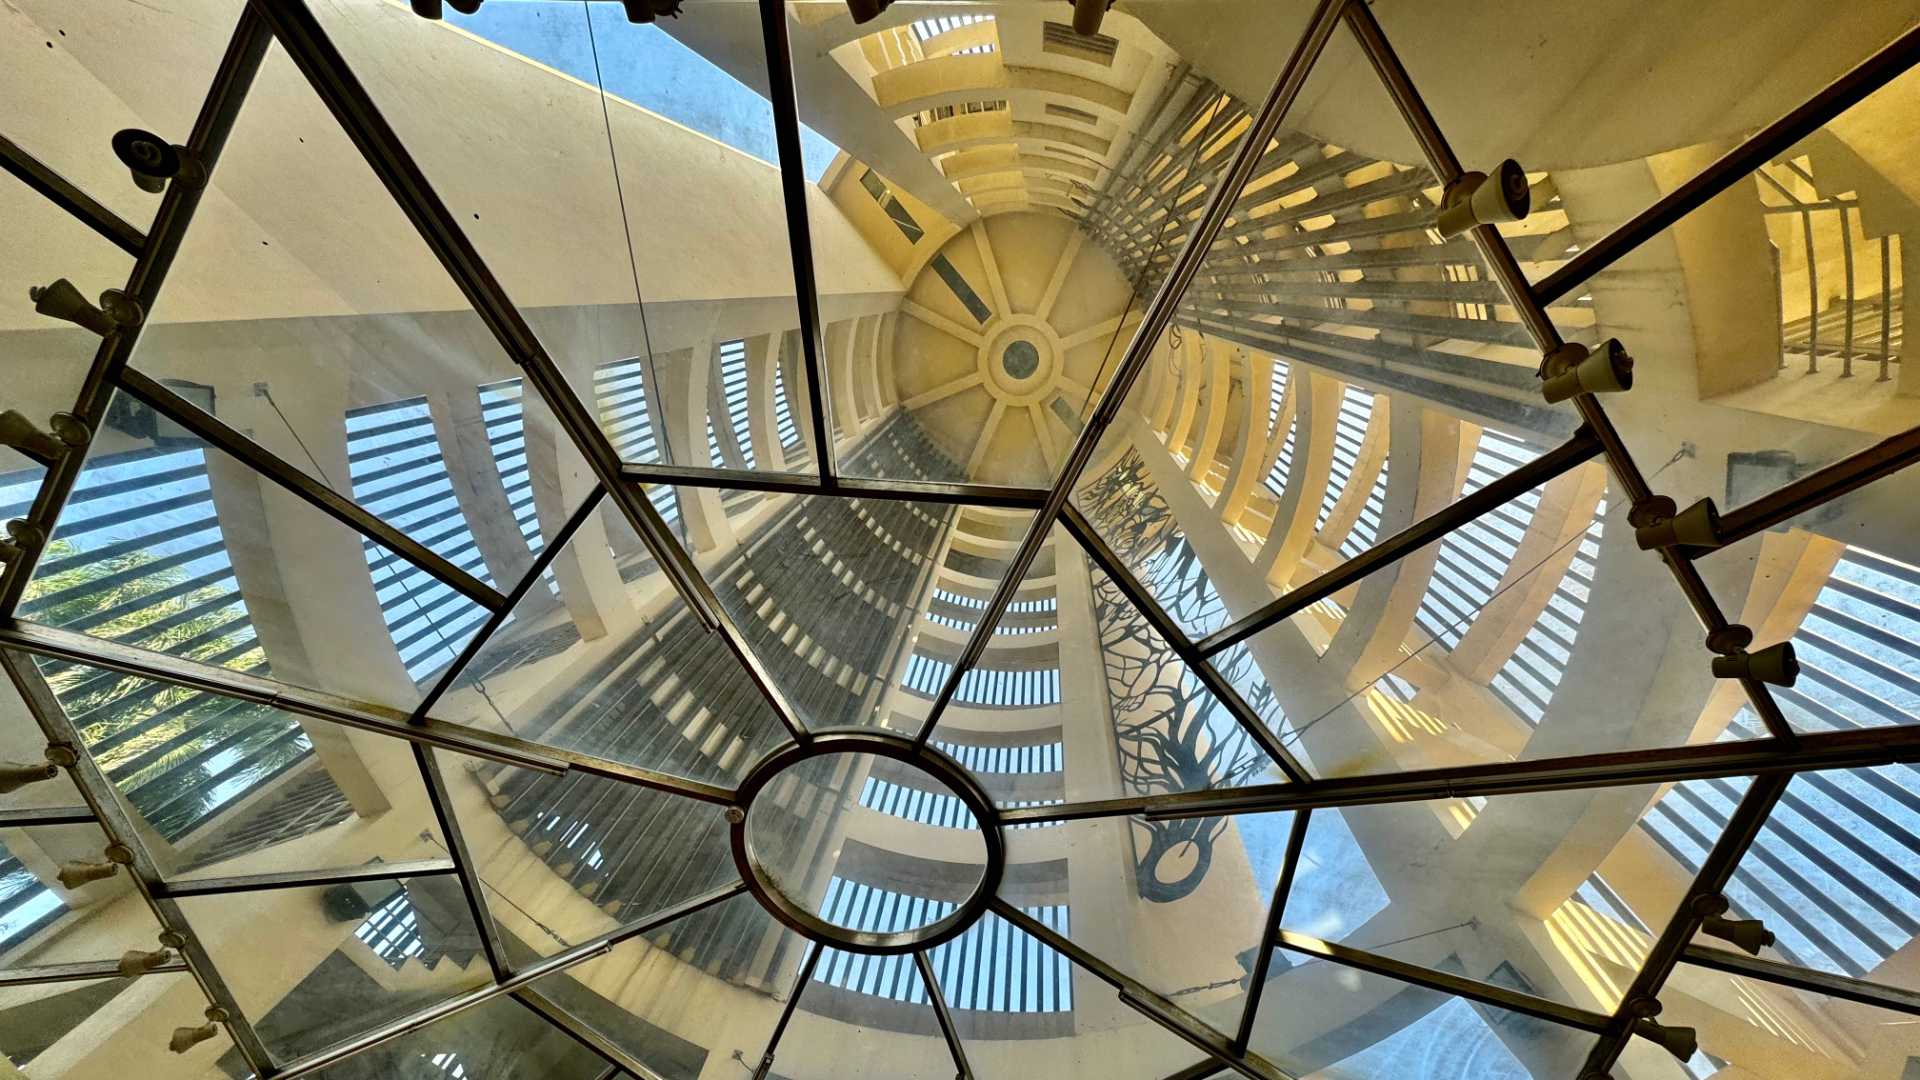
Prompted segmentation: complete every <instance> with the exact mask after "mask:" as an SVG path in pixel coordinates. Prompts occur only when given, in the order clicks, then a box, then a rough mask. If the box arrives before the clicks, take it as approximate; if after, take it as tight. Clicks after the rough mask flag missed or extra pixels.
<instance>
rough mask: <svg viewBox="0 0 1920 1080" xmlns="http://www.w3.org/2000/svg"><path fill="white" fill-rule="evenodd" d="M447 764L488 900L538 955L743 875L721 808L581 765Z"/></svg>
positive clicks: (457, 813) (508, 930)
mask: <svg viewBox="0 0 1920 1080" xmlns="http://www.w3.org/2000/svg"><path fill="white" fill-rule="evenodd" d="M442 762H443V770H444V773H445V776H446V779H447V790H448V794H449V795H450V796H451V806H452V811H453V815H454V817H455V819H456V820H457V821H458V823H459V825H460V829H461V831H462V833H464V834H465V836H466V839H467V847H468V850H470V851H472V852H473V855H474V859H475V863H476V872H477V873H478V874H479V876H480V881H481V883H482V885H483V886H484V888H485V889H486V894H487V904H488V908H489V910H491V911H492V912H493V913H494V917H495V919H496V920H498V921H499V923H500V926H501V930H502V932H503V933H504V934H507V935H509V936H511V937H512V938H513V939H516V940H518V941H519V942H521V943H522V944H524V945H525V946H526V947H527V948H528V949H531V950H532V951H533V952H534V953H537V954H539V955H541V956H549V955H552V954H553V953H556V952H559V951H561V950H562V949H565V948H567V947H568V946H570V945H577V944H579V943H580V942H582V941H585V940H587V939H588V938H591V937H593V936H595V935H597V934H603V933H606V932H608V931H610V930H612V929H614V928H615V927H616V926H618V925H619V924H621V923H623V922H631V921H633V920H635V919H641V918H645V917H647V916H649V915H651V914H653V913H654V912H656V911H660V910H663V909H665V908H669V907H672V906H673V905H675V904H679V903H682V902H684V901H686V900H689V899H691V898H693V897H694V896H697V895H699V894H701V893H704V892H706V891H708V890H710V889H714V888H718V887H719V886H721V885H725V884H726V883H727V882H729V881H732V880H735V879H736V878H737V877H738V876H739V874H738V872H737V871H736V870H735V869H734V866H733V855H732V851H731V849H730V848H729V847H728V841H727V822H726V818H725V816H724V814H723V813H722V811H721V809H720V808H719V807H716V806H712V805H709V804H707V803H702V802H695V801H693V800H691V799H687V798H684V797H682V796H678V795H670V794H665V793H662V792H658V791H649V790H647V789H645V788H639V787H635V786H633V785H631V784H623V783H620V782H618V781H614V780H607V779H602V778H599V777H593V776H586V775H583V774H580V773H569V774H568V775H566V776H560V777H554V776H545V775H542V774H540V773H533V772H527V771H525V770H521V769H515V768H511V767H507V766H500V767H495V766H493V765H491V764H475V765H471V766H469V765H468V764H467V763H464V762H460V761H458V760H457V759H455V758H452V757H446V758H442Z"/></svg>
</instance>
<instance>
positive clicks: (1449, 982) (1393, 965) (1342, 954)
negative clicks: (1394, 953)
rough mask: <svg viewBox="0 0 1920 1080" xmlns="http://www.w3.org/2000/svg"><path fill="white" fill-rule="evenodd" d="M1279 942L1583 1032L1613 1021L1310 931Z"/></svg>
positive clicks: (1290, 934)
mask: <svg viewBox="0 0 1920 1080" xmlns="http://www.w3.org/2000/svg"><path fill="white" fill-rule="evenodd" d="M1279 944H1280V946H1281V947H1282V948H1285V949H1290V950H1292V951H1293V952H1297V953H1301V954H1304V955H1307V956H1317V957H1319V958H1320V959H1322V960H1327V961H1330V962H1332V963H1335V964H1339V965H1341V966H1342V967H1350V968H1353V969H1354V970H1356V971H1366V972H1371V973H1372V974H1375V975H1384V976H1386V977H1388V978H1390V979H1395V980H1398V981H1400V982H1404V983H1411V984H1413V985H1415V986H1424V987H1426V988H1428V989H1429V990H1439V991H1441V992H1442V993H1447V994H1452V995H1453V996H1455V997H1462V998H1466V999H1467V1000H1469V1001H1478V1002H1480V1003H1481V1004H1483V1005H1492V1006H1495V1007H1496V1008H1501V1009H1505V1010H1507V1011H1508V1012H1516V1013H1524V1014H1525V1015H1527V1016H1532V1017H1536V1018H1538V1019H1541V1020H1547V1021H1551V1022H1553V1023H1556V1024H1564V1025H1566V1026H1567V1027H1572V1028H1579V1029H1580V1030H1582V1031H1594V1032H1601V1031H1606V1030H1607V1029H1608V1026H1609V1025H1610V1024H1611V1023H1612V1017H1609V1016H1608V1015H1607V1014H1605V1013H1597V1012H1594V1011H1592V1010H1591V1009H1581V1008H1577V1007H1575V1006H1572V1005H1563V1004H1561V1003H1560V1002H1557V1001H1549V1000H1547V999H1546V998H1541V997H1535V996H1533V995H1532V994H1523V993H1521V992H1520V991H1518V990H1509V989H1507V988H1506V987H1504V986H1496V985H1494V984H1493V983H1488V982H1481V981H1480V980H1478V979H1469V978H1466V977H1464V976H1461V975H1449V974H1447V973H1446V972H1444V971H1435V970H1433V969H1432V968H1426V967H1421V966H1420V965H1418V964H1409V963H1407V962H1406V961H1404V960H1395V959H1393V958H1391V957H1386V956H1381V955H1379V954H1377V953H1370V952H1367V951H1366V950H1364V949H1355V948H1350V947H1348V946H1346V945H1341V944H1339V943H1337V942H1332V941H1324V940H1322V939H1320V938H1317V937H1313V936H1311V935H1308V934H1296V933H1294V932H1293V931H1291V930H1282V931H1280V936H1279Z"/></svg>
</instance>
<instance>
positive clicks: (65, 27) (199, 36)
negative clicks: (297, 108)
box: [0, 0, 239, 299]
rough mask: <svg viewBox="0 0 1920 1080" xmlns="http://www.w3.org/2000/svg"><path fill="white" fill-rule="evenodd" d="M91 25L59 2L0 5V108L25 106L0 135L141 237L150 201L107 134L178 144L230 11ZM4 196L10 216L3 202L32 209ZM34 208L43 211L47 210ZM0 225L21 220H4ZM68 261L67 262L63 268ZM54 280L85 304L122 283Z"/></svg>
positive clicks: (145, 11)
mask: <svg viewBox="0 0 1920 1080" xmlns="http://www.w3.org/2000/svg"><path fill="white" fill-rule="evenodd" d="M216 12H217V17H215V13H216ZM92 14H93V13H90V12H89V13H83V12H81V11H79V10H77V9H75V8H73V7H72V6H71V5H68V4H64V3H61V2H60V0H26V2H24V3H18V4H11V5H9V6H8V8H7V11H6V13H5V15H4V20H5V21H4V22H0V27H4V29H3V30H0V97H4V98H5V99H6V100H8V101H13V102H21V103H25V102H31V103H32V107H31V108H15V109H12V110H10V111H9V115H8V117H7V128H6V131H5V133H4V134H5V136H6V138H8V139H9V140H11V141H12V142H13V143H15V144H16V145H18V146H19V147H20V149H22V150H24V151H26V152H27V153H29V154H31V155H33V156H34V157H35V158H38V159H39V160H40V162H41V163H42V164H44V165H46V166H47V167H48V168H50V169H52V170H53V171H54V172H56V173H58V174H60V175H61V176H63V177H65V178H66V179H67V180H68V181H70V182H71V183H72V184H74V186H76V187H78V188H80V189H81V190H82V191H84V192H86V193H87V194H88V195H90V196H92V197H93V198H94V199H95V200H97V201H99V202H100V203H101V204H102V205H104V206H105V207H106V208H107V209H109V210H111V211H113V212H114V213H115V214H117V215H119V216H120V217H121V218H122V219H124V220H125V221H126V222H127V223H128V224H130V225H132V226H133V227H134V228H136V229H139V230H141V231H143V232H144V231H145V230H146V228H147V226H148V224H150V223H151V222H152V221H153V215H154V211H155V210H156V209H158V207H159V205H160V196H159V195H157V194H150V193H148V192H146V191H142V190H141V189H140V188H138V187H136V186H135V185H134V182H133V178H132V176H131V174H130V173H129V171H128V169H127V167H126V166H124V165H122V164H121V163H120V159H119V158H118V157H117V156H115V154H114V152H113V147H112V140H113V136H114V133H115V132H117V131H119V130H120V129H122V128H144V129H146V130H149V131H152V132H154V133H155V134H157V135H159V136H161V137H162V138H164V139H166V140H168V141H170V142H173V143H184V142H186V141H187V135H188V133H189V132H191V131H192V129H193V121H194V118H195V116H197V115H198V113H199V111H200V104H201V101H202V99H203V98H204V97H205V95H206V88H207V85H208V84H209V83H210V82H212V81H213V73H214V71H215V69H216V68H218V67H219V66H220V57H221V55H222V54H223V53H224V52H225V51H226V47H227V39H228V38H229V37H230V36H231V35H232V34H233V27H234V24H235V22H237V21H238V18H239V9H238V8H237V7H227V6H219V7H214V8H212V9H211V10H203V11H198V12H196V11H182V10H179V9H168V8H140V9H138V10H135V11H127V12H122V13H119V15H118V17H116V18H112V19H99V18H92V17H89V16H91V15H92ZM203 16H204V17H203ZM5 186H6V187H7V188H11V189H13V190H12V191H10V192H9V193H8V194H7V195H6V196H0V198H4V199H6V200H7V202H8V204H9V205H8V207H7V208H8V209H12V206H11V205H10V204H11V202H12V200H13V199H14V198H15V194H14V192H17V193H18V195H19V197H21V198H30V199H34V200H39V199H40V196H38V195H34V194H32V193H30V192H27V191H26V190H25V189H24V188H14V187H13V182H12V181H11V180H9V181H8V182H7V184H6V185H5ZM22 205H24V203H23V204H22ZM43 205H46V206H48V207H49V208H50V207H51V205H52V204H50V203H45V204H43ZM6 219H7V220H8V221H10V222H12V221H21V220H25V219H22V218H16V217H14V216H12V215H11V214H8V215H7V218H6ZM76 227H77V226H76ZM49 250H52V249H49ZM17 254H18V252H17V250H15V251H10V252H9V259H8V261H9V263H11V262H12V261H13V258H14V257H15V256H16V255H17ZM79 254H80V253H79V252H77V251H75V252H72V253H71V255H70V256H69V257H72V256H78V255H79ZM63 261H64V260H63ZM78 268H79V266H78V265H75V266H73V267H72V269H78ZM60 272H61V273H64V274H69V275H70V276H72V277H73V278H74V282H75V283H76V284H78V285H80V286H81V287H82V291H83V292H86V293H87V296H88V299H92V298H93V294H94V293H96V292H98V291H99V290H100V289H103V288H107V287H109V286H112V287H115V288H118V287H119V286H120V285H121V284H123V283H124V282H125V280H126V273H125V269H124V267H123V268H122V269H121V270H120V271H119V272H118V273H117V274H115V275H114V276H113V279H112V280H102V281H100V282H98V283H94V282H93V281H92V279H91V278H88V279H86V280H83V279H82V278H81V277H80V276H79V275H78V274H72V273H71V271H70V269H68V268H67V267H64V266H63V267H62V268H61V269H60ZM5 280H6V289H5V290H4V292H0V295H4V296H6V297H8V298H9V299H12V298H14V297H16V296H24V295H25V294H24V293H20V292H16V290H15V289H14V288H13V281H12V278H11V277H10V276H9V277H7V278H6V279H5ZM49 280H51V279H49ZM36 284H45V282H37V283H36Z"/></svg>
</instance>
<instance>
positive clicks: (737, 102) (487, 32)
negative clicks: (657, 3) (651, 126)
mask: <svg viewBox="0 0 1920 1080" xmlns="http://www.w3.org/2000/svg"><path fill="white" fill-rule="evenodd" d="M582 9H588V10H590V11H591V18H592V19H593V35H592V38H591V40H589V37H588V34H587V19H588V17H589V16H588V15H587V14H583V11H582ZM446 17H447V21H448V22H451V23H453V24H455V25H457V26H459V27H461V28H462V29H464V30H467V31H469V32H471V33H473V34H476V35H478V36H480V37H484V38H486V39H487V40H489V41H491V42H493V43H494V44H496V45H500V46H502V47H504V48H508V49H512V50H513V51H514V52H517V53H519V54H521V55H522V56H526V57H529V58H531V59H534V60H538V61H539V62H541V63H543V64H546V65H547V66H548V67H552V68H557V69H559V70H561V71H564V72H566V73H567V74H569V75H572V76H573V77H574V78H577V79H580V80H582V81H583V82H588V83H593V82H595V81H596V80H595V78H594V62H593V61H594V49H595V48H596V47H597V48H598V50H599V54H600V72H601V75H602V76H603V77H604V79H605V82H604V86H605V88H606V90H607V91H608V92H609V93H611V94H613V95H614V96H616V97H621V98H625V99H626V100H628V101H631V102H633V103H634V104H636V105H639V106H641V107H642V108H645V109H650V110H652V111H654V112H656V113H659V114H660V115H662V116H665V117H667V118H668V119H671V120H673V121H675V122H677V123H680V124H684V125H686V126H687V127H690V128H692V129H694V130H695V131H699V132H703V133H705V134H707V135H710V136H712V137H713V138H715V139H718V140H719V141H721V142H723V143H726V144H727V145H728V146H731V147H734V148H735V149H737V150H741V151H744V152H746V153H749V154H752V155H753V156H754V157H757V158H759V159H761V160H762V161H766V162H769V163H772V164H778V163H779V155H778V153H777V152H776V151H775V149H774V138H773V108H772V106H770V105H768V104H767V99H766V98H763V97H761V96H760V95H759V94H758V93H756V92H755V91H754V90H752V89H751V88H749V87H748V86H746V85H745V84H744V83H741V82H740V81H738V80H737V79H735V78H734V77H733V76H731V75H729V74H727V73H726V72H725V71H722V70H721V69H720V68H718V67H715V66H714V65H713V64H711V63H709V62H708V61H707V59H706V58H705V57H702V56H701V55H700V54H699V53H696V52H694V51H693V50H692V49H689V48H687V47H686V46H685V45H682V44H680V43H679V42H678V41H675V40H674V39H673V38H672V37H671V36H670V35H668V34H667V33H666V32H665V31H663V30H660V29H659V28H658V26H644V25H641V26H636V25H634V24H631V23H629V22H627V20H626V16H625V15H624V14H622V12H621V10H620V6H619V5H618V4H586V3H581V4H571V3H552V2H549V0H513V2H502V0H494V2H493V3H490V4H487V5H486V6H485V7H482V8H481V9H480V13H479V14H478V15H461V14H459V13H458V12H455V11H454V10H453V9H451V8H448V9H447V15H446ZM800 143H801V150H802V158H803V159H804V161H805V163H806V172H807V179H809V180H812V181H814V182H815V183H818V182H819V181H820V177H821V176H823V175H825V173H826V171H827V166H828V165H829V164H831V163H832V161H833V156H834V153H835V152H836V147H835V146H834V145H833V144H832V143H830V142H828V141H827V140H826V139H825V138H824V137H822V136H821V135H820V134H818V133H817V132H815V131H814V130H813V129H811V128H809V127H806V126H805V125H804V124H803V125H801V128H800Z"/></svg>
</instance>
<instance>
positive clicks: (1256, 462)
mask: <svg viewBox="0 0 1920 1080" xmlns="http://www.w3.org/2000/svg"><path fill="white" fill-rule="evenodd" d="M1273 376H1274V362H1273V357H1271V356H1268V355H1267V354H1265V353H1261V352H1254V353H1249V354H1248V356H1247V393H1246V406H1247V410H1246V419H1245V420H1243V421H1242V422H1241V424H1240V435H1239V438H1238V439H1237V440H1235V445H1234V449H1233V464H1232V466H1231V467H1230V468H1229V469H1228V471H1227V479H1226V482H1225V483H1224V484H1223V485H1222V487H1221V492H1220V519H1221V520H1222V521H1225V522H1226V523H1227V524H1229V525H1232V524H1235V523H1237V522H1239V520H1240V516H1241V515H1242V514H1244V513H1246V510H1247V502H1248V500H1249V499H1251V498H1252V497H1253V493H1254V491H1255V490H1257V489H1258V488H1259V486H1260V482H1261V481H1262V480H1264V479H1266V475H1267V472H1268V470H1270V469H1272V468H1273V460H1274V458H1276V457H1278V456H1279V454H1280V448H1281V447H1282V446H1283V445H1285V443H1286V435H1287V428H1288V426H1289V425H1290V424H1291V423H1292V420H1293V415H1292V409H1293V387H1291V386H1288V387H1287V388H1286V390H1285V391H1284V392H1283V394H1282V399H1281V402H1280V412H1279V414H1278V415H1277V417H1276V418H1275V422H1274V424H1273V430H1272V431H1268V430H1267V417H1266V411H1265V408H1264V406H1265V405H1266V403H1267V402H1268V401H1270V400H1271V399H1272V397H1273Z"/></svg>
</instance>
